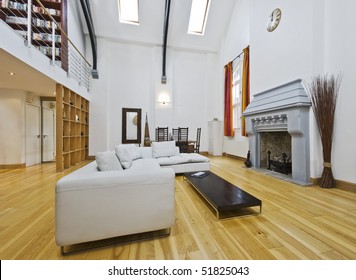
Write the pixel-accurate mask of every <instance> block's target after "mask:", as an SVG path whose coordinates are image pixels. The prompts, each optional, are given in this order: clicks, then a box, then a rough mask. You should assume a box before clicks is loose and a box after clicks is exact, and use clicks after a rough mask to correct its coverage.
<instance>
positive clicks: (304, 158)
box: [243, 79, 311, 185]
mask: <svg viewBox="0 0 356 280" xmlns="http://www.w3.org/2000/svg"><path fill="white" fill-rule="evenodd" d="M310 106H311V102H310V100H309V97H308V95H307V93H306V91H305V89H304V86H303V85H302V83H301V79H297V80H294V81H291V82H289V83H286V84H283V85H280V86H278V87H275V88H272V89H269V90H266V91H263V92H261V93H258V94H256V95H254V98H253V99H252V101H251V103H250V104H249V105H248V106H247V108H246V110H245V111H244V113H243V115H244V116H245V120H246V132H247V134H248V138H249V149H250V160H251V163H252V166H253V167H256V168H260V137H261V136H260V133H262V132H266V131H288V133H289V134H290V135H291V137H292V162H293V168H292V181H293V182H295V183H297V184H299V185H308V184H309V181H310V151H309V142H310V140H309V109H310Z"/></svg>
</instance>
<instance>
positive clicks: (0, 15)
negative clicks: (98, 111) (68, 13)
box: [0, 0, 91, 90]
mask: <svg viewBox="0 0 356 280" xmlns="http://www.w3.org/2000/svg"><path fill="white" fill-rule="evenodd" d="M43 2H44V3H46V6H45V5H44V4H43V3H42V2H41V1H40V0H18V1H10V0H0V20H2V21H3V22H5V23H6V24H7V25H8V26H10V27H11V28H12V29H13V30H14V31H15V32H16V33H17V34H19V35H20V36H21V37H22V38H23V39H24V40H25V43H26V45H27V46H28V47H34V48H36V49H38V50H39V51H40V52H41V53H43V54H44V55H45V56H47V57H48V59H49V60H50V62H51V64H52V65H58V66H59V67H61V68H62V69H64V70H65V71H66V72H67V73H68V76H69V77H71V78H73V79H75V80H76V81H78V83H79V84H80V85H81V86H83V87H85V88H86V89H87V90H89V80H90V79H89V77H90V71H91V65H90V64H89V62H88V61H87V60H86V58H85V57H84V56H83V55H82V54H81V52H80V51H79V50H78V48H77V47H76V46H75V45H74V43H73V42H72V41H71V40H70V38H69V37H68V35H67V34H66V32H64V30H63V29H62V27H61V25H60V16H61V15H60V13H61V9H60V7H61V0H46V1H43Z"/></svg>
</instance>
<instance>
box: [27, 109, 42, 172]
mask: <svg viewBox="0 0 356 280" xmlns="http://www.w3.org/2000/svg"><path fill="white" fill-rule="evenodd" d="M40 116H41V110H40V107H37V106H33V105H29V104H26V136H25V137H26V144H25V145H26V147H25V149H26V153H25V156H26V166H31V165H35V164H38V163H40V162H41V130H40V128H41V123H40V121H41V118H40Z"/></svg>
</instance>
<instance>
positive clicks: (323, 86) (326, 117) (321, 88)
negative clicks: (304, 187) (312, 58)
mask: <svg viewBox="0 0 356 280" xmlns="http://www.w3.org/2000/svg"><path fill="white" fill-rule="evenodd" d="M341 80H342V76H341V74H338V75H337V77H335V76H334V75H331V76H330V77H329V76H328V75H327V74H326V75H324V76H322V75H318V76H315V77H314V78H313V79H312V82H311V84H310V85H309V95H310V98H311V102H312V108H313V111H314V115H315V118H316V122H317V125H318V129H319V133H320V138H321V143H322V146H323V158H324V164H323V167H324V168H323V173H322V175H321V183H320V186H321V187H322V188H332V187H334V186H335V180H334V176H333V173H332V168H331V149H332V140H333V130H334V115H335V108H336V102H337V96H338V93H339V89H340V84H341Z"/></svg>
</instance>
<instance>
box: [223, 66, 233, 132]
mask: <svg viewBox="0 0 356 280" xmlns="http://www.w3.org/2000/svg"><path fill="white" fill-rule="evenodd" d="M224 70H225V83H224V99H225V101H224V102H225V103H224V135H225V136H234V125H233V111H232V61H231V62H229V63H228V64H226V65H225V66H224Z"/></svg>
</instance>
